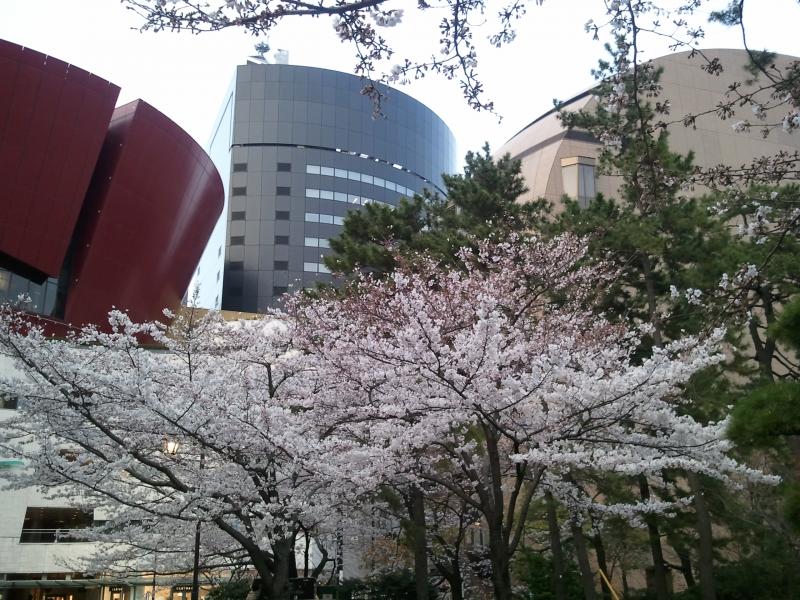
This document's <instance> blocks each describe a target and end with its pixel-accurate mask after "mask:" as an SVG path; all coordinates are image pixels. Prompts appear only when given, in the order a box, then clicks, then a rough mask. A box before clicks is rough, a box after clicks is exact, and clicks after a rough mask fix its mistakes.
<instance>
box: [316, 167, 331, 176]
mask: <svg viewBox="0 0 800 600" xmlns="http://www.w3.org/2000/svg"><path fill="white" fill-rule="evenodd" d="M319 172H320V175H329V176H330V177H333V169H331V168H330V167H320V168H319Z"/></svg>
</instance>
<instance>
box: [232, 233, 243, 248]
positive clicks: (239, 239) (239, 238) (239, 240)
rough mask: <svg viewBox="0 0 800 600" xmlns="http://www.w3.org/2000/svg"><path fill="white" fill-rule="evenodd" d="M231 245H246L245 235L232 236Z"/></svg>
mask: <svg viewBox="0 0 800 600" xmlns="http://www.w3.org/2000/svg"><path fill="white" fill-rule="evenodd" d="M231 246H244V236H243V235H233V236H231Z"/></svg>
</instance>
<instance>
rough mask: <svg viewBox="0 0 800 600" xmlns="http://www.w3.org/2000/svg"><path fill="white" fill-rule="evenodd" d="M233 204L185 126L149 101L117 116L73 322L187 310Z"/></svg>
mask: <svg viewBox="0 0 800 600" xmlns="http://www.w3.org/2000/svg"><path fill="white" fill-rule="evenodd" d="M223 195H224V192H223V188H222V181H221V179H220V176H219V174H218V173H217V170H216V168H215V167H214V165H213V163H212V162H211V159H210V158H209V157H208V155H206V153H205V152H203V150H202V149H201V148H200V147H199V146H198V145H197V143H196V142H195V141H194V140H192V138H191V137H189V135H188V134H187V133H186V132H184V131H183V130H182V129H181V128H180V127H178V126H177V125H176V124H175V123H173V122H172V121H170V120H169V119H168V118H167V117H165V116H164V115H163V114H162V113H160V112H159V111H157V110H156V109H154V108H153V107H152V106H150V105H148V104H147V103H145V102H143V101H141V100H137V101H135V102H131V103H130V104H126V105H125V106H122V107H120V108H118V109H117V110H115V111H114V116H113V117H112V120H111V126H110V128H109V131H108V135H107V137H106V141H105V143H104V145H103V149H102V151H101V153H100V159H99V161H98V163H97V167H96V169H95V174H94V177H93V179H92V184H91V186H90V188H89V192H88V194H87V197H86V207H85V209H84V213H83V215H82V217H81V222H80V224H79V226H78V229H77V230H76V244H75V252H74V254H73V257H72V265H73V270H72V279H71V281H70V285H69V291H68V295H67V305H66V311H65V315H64V318H65V320H66V321H67V322H69V323H72V324H75V325H78V324H83V323H102V322H104V321H105V318H106V317H105V316H106V314H107V313H108V311H109V310H110V309H111V307H112V306H116V307H117V308H123V309H126V310H128V311H129V312H130V313H131V316H132V317H133V318H134V319H136V320H152V319H163V315H162V309H164V308H170V309H177V308H178V307H179V306H180V301H181V298H182V297H183V294H184V292H185V290H186V287H187V286H188V284H189V279H190V278H191V275H192V272H193V271H194V269H195V267H196V266H197V262H198V260H199V259H200V255H201V254H202V252H203V249H204V247H205V244H206V242H207V241H208V237H209V236H210V235H211V231H212V230H213V228H214V225H215V223H216V222H217V219H218V218H219V215H220V214H221V213H222V206H223V200H224V198H223Z"/></svg>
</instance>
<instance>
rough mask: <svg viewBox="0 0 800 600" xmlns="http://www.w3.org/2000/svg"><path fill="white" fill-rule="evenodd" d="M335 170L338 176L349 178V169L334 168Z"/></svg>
mask: <svg viewBox="0 0 800 600" xmlns="http://www.w3.org/2000/svg"><path fill="white" fill-rule="evenodd" d="M334 172H335V173H336V177H341V178H343V179H347V169H334Z"/></svg>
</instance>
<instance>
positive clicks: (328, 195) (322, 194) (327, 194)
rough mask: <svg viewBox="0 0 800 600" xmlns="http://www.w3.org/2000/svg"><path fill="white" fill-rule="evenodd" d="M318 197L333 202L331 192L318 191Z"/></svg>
mask: <svg viewBox="0 0 800 600" xmlns="http://www.w3.org/2000/svg"><path fill="white" fill-rule="evenodd" d="M319 197H320V198H322V199H323V200H333V192H332V191H331V190H320V191H319Z"/></svg>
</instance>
